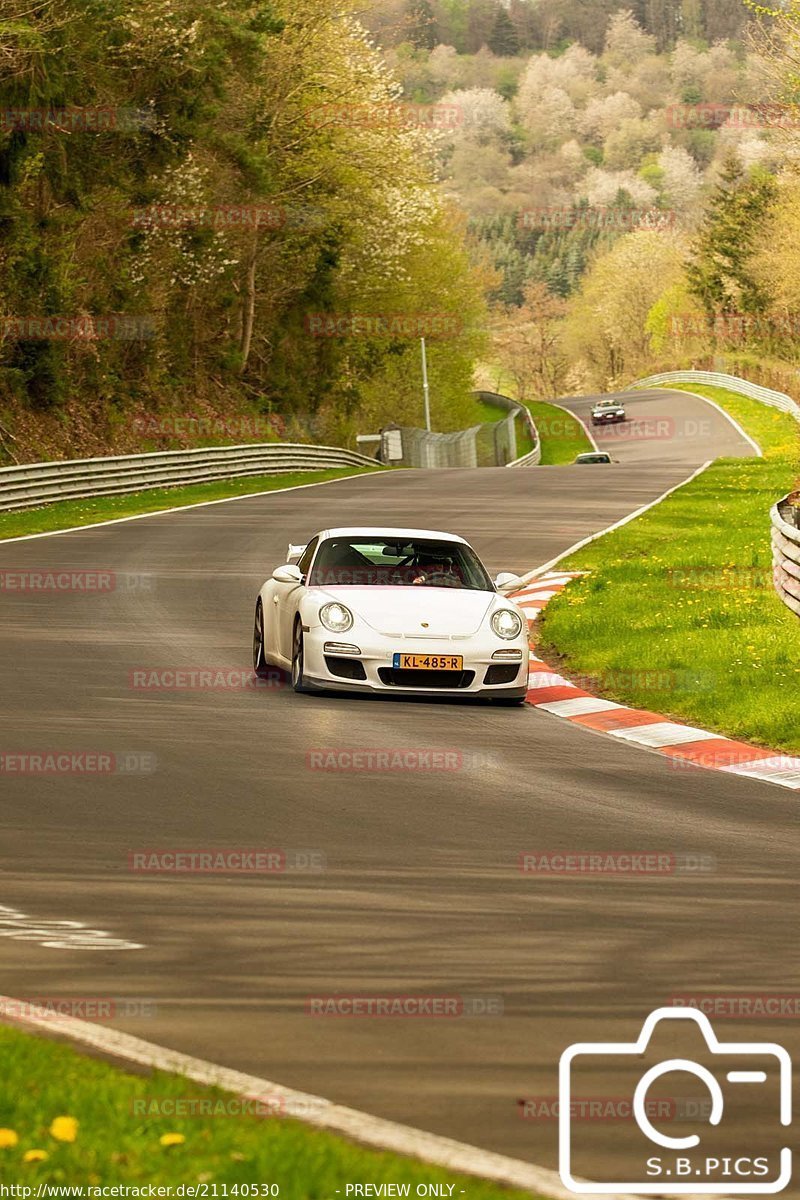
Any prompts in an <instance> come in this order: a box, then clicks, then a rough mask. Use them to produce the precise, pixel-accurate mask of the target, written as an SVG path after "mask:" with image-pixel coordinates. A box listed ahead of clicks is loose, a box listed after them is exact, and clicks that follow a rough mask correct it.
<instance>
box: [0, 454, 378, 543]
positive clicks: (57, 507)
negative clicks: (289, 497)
mask: <svg viewBox="0 0 800 1200" xmlns="http://www.w3.org/2000/svg"><path fill="white" fill-rule="evenodd" d="M372 469H379V470H380V469H383V468H371V467H336V468H333V469H331V470H328V471H294V472H291V473H290V474H286V475H256V476H247V477H246V478H244V479H225V480H221V481H219V482H217V483H195V484H192V485H191V486H189V487H175V488H153V489H151V490H150V491H146V492H132V493H129V494H126V495H124V496H97V497H95V498H94V499H91V498H90V499H86V500H61V501H59V502H58V503H56V504H48V505H45V506H44V507H43V508H31V509H25V510H23V511H22V512H11V513H0V541H2V540H3V539H5V538H13V537H23V536H24V535H25V534H29V533H47V532H49V531H51V530H54V529H71V528H72V527H73V526H76V525H92V524H93V523H94V522H96V521H112V520H114V518H115V517H133V516H138V515H140V514H142V513H152V512H159V511H161V510H162V509H165V508H179V507H182V506H184V505H187V504H201V503H203V502H204V501H208V500H226V499H229V498H230V497H233V496H247V495H250V494H255V493H257V492H273V491H278V490H279V489H280V488H288V487H297V486H298V485H299V484H304V483H324V482H326V481H327V480H330V479H346V478H347V477H348V476H349V475H360V474H363V473H364V472H365V471H370V470H372Z"/></svg>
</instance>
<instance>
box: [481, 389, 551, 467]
mask: <svg viewBox="0 0 800 1200" xmlns="http://www.w3.org/2000/svg"><path fill="white" fill-rule="evenodd" d="M475 395H476V396H477V397H478V399H479V400H482V401H483V403H484V404H493V405H495V407H496V408H504V409H506V410H507V412H508V413H509V414H510V415H511V414H513V418H514V420H516V418H517V417H520V418H521V420H522V423H523V425H524V426H525V429H526V430H527V432H528V434H529V436H530V439H531V441H532V442H533V449H532V450H530V451H529V452H528V453H527V454H523V455H522V456H521V457H520V458H516V457H514V458H512V460H511V462H506V464H505V465H506V466H507V467H538V465H539V463H540V462H541V461H542V444H541V441H540V438H539V430H538V429H537V428H536V425H535V423H534V420H533V417H532V416H531V411H530V409H529V408H528V407H527V405H525V404H521V403H520V402H519V400H512V399H511V397H510V396H501V395H500V394H499V393H498V392H476V393H475ZM515 452H516V448H515Z"/></svg>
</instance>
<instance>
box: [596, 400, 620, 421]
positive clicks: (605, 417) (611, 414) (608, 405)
mask: <svg viewBox="0 0 800 1200" xmlns="http://www.w3.org/2000/svg"><path fill="white" fill-rule="evenodd" d="M625 420H627V416H626V413H625V405H624V404H620V403H619V401H618V400H601V401H600V403H599V404H595V406H594V408H593V409H592V424H593V425H614V424H616V423H617V422H619V421H625Z"/></svg>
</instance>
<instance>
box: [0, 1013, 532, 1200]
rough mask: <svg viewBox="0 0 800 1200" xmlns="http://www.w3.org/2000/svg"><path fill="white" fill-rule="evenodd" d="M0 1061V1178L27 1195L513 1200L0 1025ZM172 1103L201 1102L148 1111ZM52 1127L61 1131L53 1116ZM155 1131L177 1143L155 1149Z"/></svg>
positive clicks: (210, 1092) (222, 1096) (209, 1091)
mask: <svg viewBox="0 0 800 1200" xmlns="http://www.w3.org/2000/svg"><path fill="white" fill-rule="evenodd" d="M0 1062H2V1066H3V1088H2V1093H0V1180H2V1181H3V1182H5V1183H16V1184H28V1185H31V1184H32V1185H33V1194H35V1191H36V1187H37V1185H38V1184H40V1183H56V1184H80V1185H83V1186H84V1187H86V1186H87V1185H103V1184H134V1185H135V1184H147V1183H151V1184H153V1183H154V1184H159V1185H167V1184H171V1185H173V1186H174V1185H176V1184H179V1183H185V1184H197V1183H198V1182H199V1183H207V1184H208V1185H209V1187H208V1192H207V1195H209V1196H213V1195H214V1194H215V1193H214V1191H213V1186H212V1185H214V1184H217V1185H218V1186H219V1185H222V1184H227V1185H228V1188H230V1187H231V1186H232V1185H234V1184H239V1185H241V1184H270V1183H271V1184H277V1185H278V1187H279V1188H280V1198H281V1200H305V1198H309V1200H312V1198H316V1197H319V1198H320V1200H322V1198H324V1200H329V1198H330V1197H334V1196H335V1195H336V1193H337V1190H341V1192H342V1194H344V1188H345V1184H347V1183H353V1182H363V1181H369V1182H370V1183H376V1184H378V1183H382V1182H383V1183H408V1184H410V1185H411V1188H410V1192H411V1194H412V1195H414V1194H415V1189H416V1185H417V1184H423V1183H424V1184H430V1183H439V1184H441V1183H451V1184H454V1185H455V1187H454V1190H453V1195H454V1196H456V1197H458V1196H460V1195H461V1194H462V1193H465V1194H466V1196H467V1197H469V1200H501V1198H502V1200H514V1198H518V1200H522V1197H523V1193H521V1192H513V1191H509V1190H505V1189H503V1188H501V1187H499V1186H495V1185H492V1184H489V1183H485V1182H482V1181H480V1180H477V1179H473V1178H472V1177H465V1176H459V1175H456V1174H454V1173H452V1172H449V1171H445V1170H443V1169H439V1168H437V1167H429V1166H425V1165H423V1164H421V1163H418V1162H416V1161H413V1160H410V1159H404V1158H400V1157H399V1156H397V1155H394V1154H387V1153H380V1152H377V1151H372V1150H366V1149H363V1148H362V1147H360V1146H357V1145H355V1144H353V1143H351V1142H348V1141H345V1140H344V1139H342V1138H339V1137H336V1136H334V1135H332V1134H329V1133H325V1132H322V1131H318V1130H314V1129H311V1128H309V1127H307V1126H304V1125H302V1124H300V1123H299V1122H297V1121H292V1120H288V1119H285V1118H283V1117H271V1118H264V1117H259V1116H255V1115H250V1114H247V1115H241V1114H239V1113H232V1112H231V1107H232V1102H233V1103H235V1101H234V1098H233V1097H232V1096H231V1095H230V1093H226V1092H222V1091H219V1090H218V1089H213V1088H205V1087H201V1086H199V1085H198V1084H195V1083H191V1082H188V1081H187V1080H185V1079H182V1078H180V1077H179V1076H174V1075H167V1074H163V1073H160V1072H157V1073H153V1074H151V1075H148V1076H138V1075H130V1074H127V1073H125V1072H124V1071H121V1070H119V1069H118V1068H116V1067H114V1066H111V1065H109V1064H108V1063H106V1062H102V1061H100V1060H98V1059H93V1058H88V1057H85V1056H83V1055H81V1054H79V1053H77V1052H76V1051H75V1050H73V1049H72V1048H71V1047H70V1046H66V1045H63V1044H61V1043H57V1042H51V1041H47V1040H45V1039H39V1038H36V1037H32V1036H30V1035H28V1034H25V1033H21V1032H20V1031H18V1030H15V1029H10V1028H0ZM176 1102H180V1104H181V1105H183V1107H184V1111H185V1110H186V1106H187V1103H191V1102H206V1105H207V1106H208V1107H207V1114H208V1115H196V1116H185V1115H184V1116H180V1117H175V1116H172V1115H165V1116H161V1115H156V1114H160V1113H162V1112H164V1111H165V1110H167V1111H174V1109H175V1104H176ZM210 1106H213V1109H211V1111H210V1112H209V1109H210ZM195 1107H197V1105H196V1104H195ZM58 1117H71V1118H73V1119H74V1120H75V1121H77V1122H78V1127H77V1134H76V1136H75V1139H74V1141H71V1142H69V1141H59V1140H57V1138H56V1137H54V1136H53V1133H52V1132H51V1128H52V1123H53V1121H54V1120H55V1119H56V1118H58ZM511 1119H512V1120H513V1119H514V1114H513V1113H512V1114H511ZM55 1131H56V1132H62V1133H63V1132H67V1133H69V1132H70V1130H69V1126H68V1125H67V1124H66V1123H64V1122H63V1121H62V1122H61V1123H60V1124H59V1125H57V1126H56V1127H55ZM12 1134H13V1135H15V1136H16V1141H14V1137H12V1136H11V1135H12ZM165 1134H178V1135H180V1137H181V1139H182V1140H181V1141H179V1142H178V1143H177V1144H174V1145H171V1146H165V1145H162V1143H161V1138H162V1136H163V1135H165ZM10 1143H14V1144H10ZM31 1151H44V1152H45V1154H46V1155H47V1157H46V1158H44V1159H42V1160H40V1161H28V1162H26V1161H25V1155H26V1154H28V1153H29V1152H31ZM217 1194H222V1193H221V1192H219V1193H217ZM240 1194H244V1195H247V1194H248V1193H247V1192H246V1191H245V1192H244V1193H240ZM250 1194H251V1195H256V1194H257V1195H263V1194H264V1193H263V1192H261V1191H259V1192H258V1193H255V1192H251V1193H250ZM228 1195H231V1193H230V1191H229V1192H228Z"/></svg>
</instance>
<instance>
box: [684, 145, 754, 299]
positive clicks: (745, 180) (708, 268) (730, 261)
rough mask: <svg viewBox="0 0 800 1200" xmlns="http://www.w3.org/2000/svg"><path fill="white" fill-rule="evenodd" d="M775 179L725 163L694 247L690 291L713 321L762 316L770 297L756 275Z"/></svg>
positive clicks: (730, 161) (729, 162)
mask: <svg viewBox="0 0 800 1200" xmlns="http://www.w3.org/2000/svg"><path fill="white" fill-rule="evenodd" d="M775 195H776V183H775V180H774V179H773V178H772V177H771V176H769V175H766V174H765V173H764V172H759V171H754V172H753V173H752V174H750V175H745V174H744V173H743V171H742V167H741V164H740V163H739V161H738V159H736V158H735V157H731V158H729V159H728V161H727V162H726V163H725V165H724V167H723V170H722V173H721V176H720V180H719V183H718V185H717V187H716V188H715V189H714V192H713V194H712V196H711V199H710V200H709V203H708V207H707V208H706V212H705V215H704V217H703V223H702V225H701V227H700V230H699V232H698V234H697V236H696V238H695V240H694V242H693V243H692V247H691V254H690V260H689V266H688V271H687V277H688V280H689V288H690V291H691V293H692V295H693V296H695V297H696V298H697V299H698V300H699V301H700V303H701V304H702V305H703V308H704V309H705V311H706V313H707V314H708V316H709V317H710V318H713V317H714V316H716V315H717V314H718V313H759V312H763V311H764V309H765V308H766V307H767V304H768V300H769V297H768V294H767V292H766V290H765V288H764V287H763V286H762V284H761V283H760V282H759V281H758V279H757V278H756V276H755V275H754V273H753V271H752V266H751V260H752V257H753V253H754V247H755V243H756V239H757V237H758V235H759V232H760V230H761V228H762V226H763V223H764V220H765V217H766V215H767V213H768V211H769V209H770V206H771V204H772V202H773V200H774V199H775Z"/></svg>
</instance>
